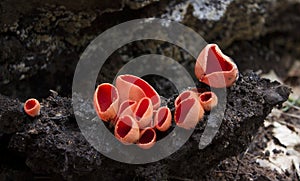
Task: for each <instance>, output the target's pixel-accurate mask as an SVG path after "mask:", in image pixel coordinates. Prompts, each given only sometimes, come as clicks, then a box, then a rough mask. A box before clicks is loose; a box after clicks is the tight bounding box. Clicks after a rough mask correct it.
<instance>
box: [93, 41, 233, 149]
mask: <svg viewBox="0 0 300 181" xmlns="http://www.w3.org/2000/svg"><path fill="white" fill-rule="evenodd" d="M195 75H196V77H197V78H198V80H199V81H201V82H203V83H205V84H207V85H209V86H210V87H214V88H224V87H229V86H231V85H232V84H233V83H234V82H235V81H236V79H237V77H238V69H237V66H236V65H235V63H234V62H233V61H232V60H231V59H230V58H229V57H228V56H226V55H224V54H223V53H222V52H221V50H220V49H219V47H218V46H217V45H216V44H208V45H207V46H206V47H205V48H204V49H203V50H202V51H201V53H200V55H199V57H198V58H197V61H196V65H195ZM217 104H218V98H217V96H216V94H215V93H214V92H211V91H205V92H201V91H199V90H198V89H196V88H195V89H190V90H185V91H183V92H182V93H181V94H179V96H178V97H177V98H176V100H175V102H174V105H175V113H174V121H175V123H176V125H177V126H179V127H182V128H184V129H192V128H194V127H195V126H196V125H197V123H198V122H199V121H200V120H201V119H202V118H203V116H204V113H205V111H210V110H211V109H213V108H214V107H215V106H216V105H217ZM94 107H95V110H96V112H97V115H98V116H99V117H100V118H101V119H102V120H103V121H105V122H110V123H112V124H113V125H114V134H115V137H116V138H117V139H118V140H119V141H120V142H122V143H124V144H136V145H137V146H139V147H140V148H143V149H149V148H151V147H152V146H153V145H154V144H155V142H156V132H157V131H162V132H163V131H167V130H168V129H169V128H170V126H171V124H172V113H171V111H170V109H169V108H168V107H166V106H161V99H160V96H159V94H158V93H157V92H156V91H155V89H154V88H153V87H152V86H151V85H150V84H148V83H147V82H146V81H145V80H143V79H141V78H139V77H136V76H134V75H129V74H125V75H120V76H118V77H117V79H116V85H115V86H114V85H112V84H109V83H103V84H100V85H98V87H97V88H96V91H95V94H94Z"/></svg>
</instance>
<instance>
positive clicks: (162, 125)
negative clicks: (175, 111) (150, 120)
mask: <svg viewBox="0 0 300 181" xmlns="http://www.w3.org/2000/svg"><path fill="white" fill-rule="evenodd" d="M171 121H172V114H171V111H170V109H169V108H168V107H166V106H165V107H160V108H159V109H158V110H157V112H156V114H155V116H154V124H155V128H156V129H157V130H159V131H167V130H168V129H169V128H170V126H171Z"/></svg>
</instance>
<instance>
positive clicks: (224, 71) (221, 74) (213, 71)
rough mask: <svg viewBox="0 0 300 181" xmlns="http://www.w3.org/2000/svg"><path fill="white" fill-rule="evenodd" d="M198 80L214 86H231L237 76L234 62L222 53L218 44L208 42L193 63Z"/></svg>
mask: <svg viewBox="0 0 300 181" xmlns="http://www.w3.org/2000/svg"><path fill="white" fill-rule="evenodd" d="M195 75H196V77H197V78H198V79H199V81H201V82H204V83H206V84H207V85H209V86H211V87H215V88H223V87H229V86H231V85H232V84H233V83H234V82H235V81H236V79H237V77H238V69H237V66H236V64H235V63H234V62H233V61H232V60H231V58H230V57H228V56H226V55H225V54H223V53H222V51H221V50H220V48H219V47H218V45H216V44H208V45H206V47H205V48H204V49H203V50H202V51H201V52H200V55H199V57H198V58H197V61H196V65H195Z"/></svg>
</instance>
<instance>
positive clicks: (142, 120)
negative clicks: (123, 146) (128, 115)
mask: <svg viewBox="0 0 300 181" xmlns="http://www.w3.org/2000/svg"><path fill="white" fill-rule="evenodd" d="M133 117H134V118H135V120H136V122H137V124H138V125H139V127H140V129H143V128H145V127H147V126H149V125H150V124H151V120H152V117H153V106H152V103H151V99H150V98H148V97H144V98H142V99H141V100H140V101H139V102H138V105H137V106H136V109H135V111H134V115H133Z"/></svg>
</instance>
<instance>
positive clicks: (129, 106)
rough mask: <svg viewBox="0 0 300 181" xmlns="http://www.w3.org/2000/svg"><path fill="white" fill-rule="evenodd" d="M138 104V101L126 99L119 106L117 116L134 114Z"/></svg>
mask: <svg viewBox="0 0 300 181" xmlns="http://www.w3.org/2000/svg"><path fill="white" fill-rule="evenodd" d="M136 106H137V102H136V101H132V100H126V101H124V102H122V103H121V105H120V106H119V111H118V114H117V117H122V116H125V115H129V116H133V114H134V110H135V108H136Z"/></svg>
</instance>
